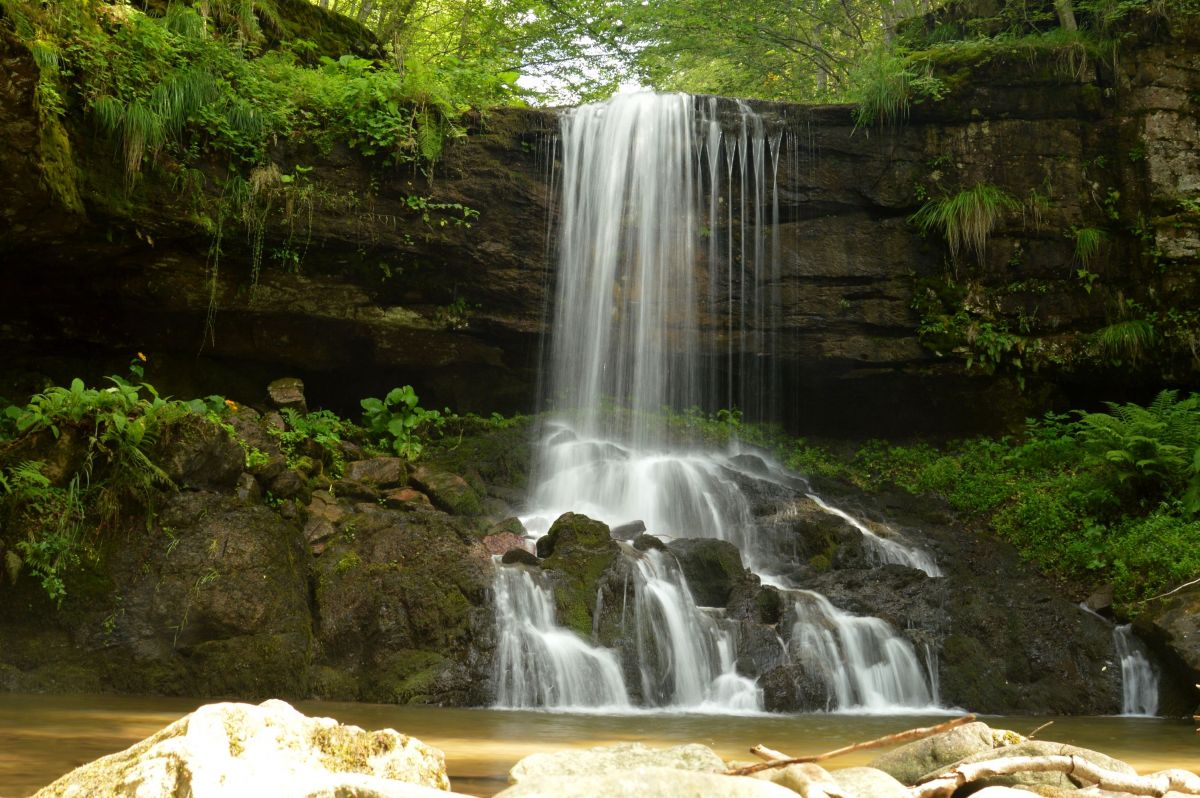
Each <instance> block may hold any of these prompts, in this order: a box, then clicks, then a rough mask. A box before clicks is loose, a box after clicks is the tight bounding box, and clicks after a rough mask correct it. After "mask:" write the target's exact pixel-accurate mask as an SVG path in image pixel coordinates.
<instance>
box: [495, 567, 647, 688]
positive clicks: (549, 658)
mask: <svg viewBox="0 0 1200 798" xmlns="http://www.w3.org/2000/svg"><path fill="white" fill-rule="evenodd" d="M495 591H496V629H497V633H498V640H497V645H496V672H495V684H496V705H497V706H500V707H508V708H513V709H516V708H524V707H550V708H556V709H583V708H596V707H611V708H614V709H621V708H628V707H629V698H628V695H627V692H626V690H625V680H624V678H623V677H622V676H621V666H620V663H618V662H617V657H616V655H615V654H613V652H611V651H609V650H607V649H603V648H597V647H595V646H592V645H589V644H588V643H586V642H585V641H584V640H583V639H582V638H580V637H579V636H578V635H576V634H575V633H573V632H571V631H569V630H567V629H563V628H561V627H559V626H558V625H557V624H556V623H555V620H554V597H553V595H552V594H551V592H550V590H549V589H547V588H546V587H543V586H542V585H540V584H538V582H537V581H536V580H535V579H534V577H533V575H532V574H530V573H529V572H528V571H527V570H525V569H524V568H521V567H519V566H518V567H498V568H497V569H496V581H495Z"/></svg>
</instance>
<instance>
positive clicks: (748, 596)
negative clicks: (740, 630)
mask: <svg viewBox="0 0 1200 798" xmlns="http://www.w3.org/2000/svg"><path fill="white" fill-rule="evenodd" d="M783 611H784V601H783V595H782V594H781V593H780V592H779V590H778V589H776V588H774V587H771V586H770V585H760V584H759V583H758V579H757V577H754V578H749V579H744V580H743V581H741V582H738V583H737V584H735V585H734V588H733V590H732V591H731V592H730V594H729V602H728V603H727V605H726V615H727V616H728V617H729V618H734V619H736V620H743V621H753V622H755V623H761V624H766V625H767V626H774V625H776V624H777V623H779V621H780V620H781V619H782V618H783Z"/></svg>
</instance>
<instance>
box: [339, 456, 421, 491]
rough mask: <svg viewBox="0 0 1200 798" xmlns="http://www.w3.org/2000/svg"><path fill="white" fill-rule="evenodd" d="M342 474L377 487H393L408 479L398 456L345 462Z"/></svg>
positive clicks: (347, 477)
mask: <svg viewBox="0 0 1200 798" xmlns="http://www.w3.org/2000/svg"><path fill="white" fill-rule="evenodd" d="M342 476H343V478H345V479H349V480H352V481H354V482H362V483H365V484H368V485H374V486H375V487H377V488H395V487H401V486H403V485H404V484H405V483H406V482H407V481H408V468H407V466H406V465H405V463H404V460H402V459H401V458H399V457H372V458H371V459H369V460H355V461H353V462H350V463H346V468H345V470H344V471H343V472H342Z"/></svg>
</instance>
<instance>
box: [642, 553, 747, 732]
mask: <svg viewBox="0 0 1200 798" xmlns="http://www.w3.org/2000/svg"><path fill="white" fill-rule="evenodd" d="M635 590H636V599H635V621H634V623H635V624H636V627H637V632H636V635H637V651H638V663H639V669H640V672H641V677H642V695H643V698H644V699H645V700H646V702H647V703H649V704H652V705H655V706H684V707H693V708H706V707H710V708H720V709H722V710H735V711H737V710H743V711H746V710H757V709H760V708H761V704H762V701H761V691H760V690H758V688H757V687H756V686H755V684H754V680H753V679H747V678H745V677H743V676H739V675H738V673H737V671H736V669H735V667H734V656H733V652H734V649H735V646H734V639H733V634H732V632H730V631H729V630H726V629H722V628H721V626H720V624H719V623H718V622H717V619H715V618H713V617H711V616H709V615H708V614H706V613H705V612H703V611H702V610H701V609H700V608H699V607H697V606H696V602H695V601H694V600H693V599H692V594H691V591H689V590H688V586H687V582H686V581H685V580H684V578H683V574H682V573H681V572H680V571H679V567H678V566H677V565H675V563H674V562H673V561H672V559H671V558H670V556H669V555H664V554H663V553H662V552H658V551H653V550H651V551H647V552H644V553H642V554H641V555H640V556H638V558H637V583H636V588H635Z"/></svg>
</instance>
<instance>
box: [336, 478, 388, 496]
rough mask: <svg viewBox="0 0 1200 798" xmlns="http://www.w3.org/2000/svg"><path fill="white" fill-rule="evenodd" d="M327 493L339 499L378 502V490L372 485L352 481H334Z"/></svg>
mask: <svg viewBox="0 0 1200 798" xmlns="http://www.w3.org/2000/svg"><path fill="white" fill-rule="evenodd" d="M329 492H330V493H331V494H332V495H334V496H336V497H338V498H339V499H348V500H359V501H378V499H379V495H380V493H379V490H378V489H377V488H376V487H375V486H374V485H368V484H367V483H365V482H358V481H356V480H353V479H339V480H335V481H334V482H333V483H332V484H330V486H329Z"/></svg>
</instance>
